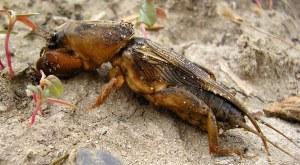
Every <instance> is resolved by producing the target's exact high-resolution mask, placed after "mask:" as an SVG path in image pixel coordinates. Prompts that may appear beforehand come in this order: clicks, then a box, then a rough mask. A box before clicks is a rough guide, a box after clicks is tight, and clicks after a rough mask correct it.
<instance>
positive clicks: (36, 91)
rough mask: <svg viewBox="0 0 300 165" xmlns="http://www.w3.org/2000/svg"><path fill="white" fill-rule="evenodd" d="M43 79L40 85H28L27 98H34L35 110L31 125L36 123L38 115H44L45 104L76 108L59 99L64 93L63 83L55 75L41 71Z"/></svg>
mask: <svg viewBox="0 0 300 165" xmlns="http://www.w3.org/2000/svg"><path fill="white" fill-rule="evenodd" d="M41 74H42V78H41V80H40V84H39V85H28V86H27V89H26V94H27V96H30V97H32V99H33V101H34V104H35V109H34V110H33V112H32V115H31V121H30V125H32V124H33V123H34V122H35V117H36V115H37V114H38V113H41V114H42V105H43V104H45V103H51V104H61V105H65V106H68V107H71V108H75V107H76V106H75V105H73V104H72V103H70V102H67V101H64V100H60V99H57V98H58V97H60V96H61V95H62V93H63V91H64V89H63V85H62V83H61V81H60V80H59V79H58V78H57V77H56V76H54V75H49V76H47V77H46V75H45V74H44V73H43V71H41Z"/></svg>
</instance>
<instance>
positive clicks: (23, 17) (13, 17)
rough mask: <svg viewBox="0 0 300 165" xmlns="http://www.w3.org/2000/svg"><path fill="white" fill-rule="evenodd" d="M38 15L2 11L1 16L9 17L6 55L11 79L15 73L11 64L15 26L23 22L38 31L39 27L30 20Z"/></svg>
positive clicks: (1, 68) (0, 67)
mask: <svg viewBox="0 0 300 165" xmlns="http://www.w3.org/2000/svg"><path fill="white" fill-rule="evenodd" d="M36 14H38V13H28V14H16V12H15V11H13V10H0V16H1V15H7V16H8V27H7V31H6V37H5V43H4V49H5V55H6V60H7V65H8V73H9V76H10V77H13V76H14V71H13V67H12V62H11V52H10V50H9V37H10V34H11V33H12V30H13V28H14V25H15V23H16V22H17V21H19V22H22V23H23V24H25V25H26V26H28V27H30V28H31V29H32V30H35V29H37V27H38V26H37V25H36V24H35V23H33V22H32V21H31V20H30V19H29V18H28V17H29V16H32V15H36ZM3 69H4V65H3V63H2V61H1V59H0V71H1V70H3Z"/></svg>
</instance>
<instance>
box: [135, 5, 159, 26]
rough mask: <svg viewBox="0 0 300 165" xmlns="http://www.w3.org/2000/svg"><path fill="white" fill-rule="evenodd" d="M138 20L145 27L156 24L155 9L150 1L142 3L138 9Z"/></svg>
mask: <svg viewBox="0 0 300 165" xmlns="http://www.w3.org/2000/svg"><path fill="white" fill-rule="evenodd" d="M139 19H140V21H141V22H142V23H144V24H146V25H147V26H152V25H153V24H154V23H155V22H156V19H157V16H156V9H155V6H154V4H153V2H152V1H150V0H144V3H143V5H142V7H141V9H140V17H139Z"/></svg>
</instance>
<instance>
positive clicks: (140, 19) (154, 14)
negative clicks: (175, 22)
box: [123, 0, 167, 38]
mask: <svg viewBox="0 0 300 165" xmlns="http://www.w3.org/2000/svg"><path fill="white" fill-rule="evenodd" d="M166 17H167V14H166V12H165V10H164V9H162V8H159V7H156V6H155V4H154V2H153V0H144V1H143V4H142V6H141V8H140V10H139V14H136V15H132V16H129V17H126V18H125V19H123V20H125V21H128V22H134V23H135V24H136V25H138V26H139V27H140V29H141V31H142V33H143V35H144V37H145V38H148V32H147V30H159V29H161V28H163V26H161V25H159V24H158V23H157V20H158V18H160V19H165V18H166Z"/></svg>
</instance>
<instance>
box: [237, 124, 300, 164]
mask: <svg viewBox="0 0 300 165" xmlns="http://www.w3.org/2000/svg"><path fill="white" fill-rule="evenodd" d="M235 124H237V125H238V126H240V127H241V128H244V129H245V130H247V131H249V132H252V133H254V134H255V135H257V136H259V137H260V138H262V139H264V141H267V142H268V143H270V144H271V145H273V146H274V147H275V148H277V149H278V150H280V151H281V152H283V153H285V154H287V155H289V156H290V157H292V158H294V159H295V160H299V161H300V159H298V158H296V157H295V156H293V155H292V154H290V153H289V152H288V151H286V150H285V149H283V148H281V147H280V146H278V145H277V144H275V143H274V142H272V141H271V140H269V139H268V138H267V137H265V136H264V135H262V134H261V133H259V132H257V131H256V130H254V129H252V128H250V127H249V126H248V125H246V124H245V123H243V122H240V121H235ZM265 149H266V150H267V148H266V146H265ZM268 155H270V154H268Z"/></svg>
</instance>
